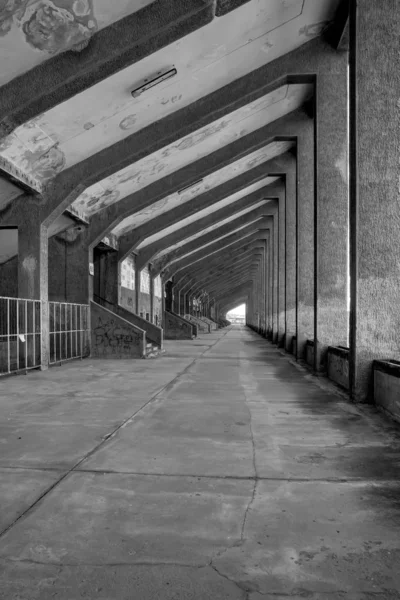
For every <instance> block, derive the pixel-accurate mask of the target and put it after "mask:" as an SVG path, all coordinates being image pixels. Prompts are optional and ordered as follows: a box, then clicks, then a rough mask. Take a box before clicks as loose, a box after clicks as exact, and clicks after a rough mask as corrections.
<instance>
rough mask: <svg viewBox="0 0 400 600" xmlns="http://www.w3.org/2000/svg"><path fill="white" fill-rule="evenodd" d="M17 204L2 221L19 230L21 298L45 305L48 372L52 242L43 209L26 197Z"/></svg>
mask: <svg viewBox="0 0 400 600" xmlns="http://www.w3.org/2000/svg"><path fill="white" fill-rule="evenodd" d="M21 198H22V200H23V201H24V204H23V205H19V204H18V202H17V201H15V203H14V207H13V208H14V210H13V211H10V214H9V215H7V214H6V216H5V217H3V218H2V221H1V224H2V225H3V226H17V227H18V297H19V298H25V299H28V300H40V301H41V303H42V305H41V306H42V345H41V367H42V369H47V367H48V357H49V313H48V239H47V228H46V227H44V226H43V224H42V219H41V214H40V206H38V205H37V204H35V203H34V202H31V201H30V199H28V200H27V201H26V202H25V197H24V196H22V197H21Z"/></svg>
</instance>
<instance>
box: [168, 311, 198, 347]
mask: <svg viewBox="0 0 400 600" xmlns="http://www.w3.org/2000/svg"><path fill="white" fill-rule="evenodd" d="M195 328H196V325H194V324H192V323H190V321H187V320H186V319H184V318H183V317H180V316H179V315H176V314H174V313H171V312H169V311H165V315H164V336H165V339H166V340H191V339H192V338H193V336H194V335H196V333H195V332H194V329H195Z"/></svg>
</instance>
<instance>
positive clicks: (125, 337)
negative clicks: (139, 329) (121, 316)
mask: <svg viewBox="0 0 400 600" xmlns="http://www.w3.org/2000/svg"><path fill="white" fill-rule="evenodd" d="M93 334H94V340H93V350H94V353H95V354H97V355H115V356H117V355H121V354H132V351H133V350H134V349H135V347H136V346H137V339H136V336H135V335H134V334H133V333H132V331H131V330H130V329H129V328H128V327H124V326H121V325H120V323H118V321H116V320H114V319H112V318H110V319H108V318H102V317H99V318H98V322H97V327H95V328H94V330H93Z"/></svg>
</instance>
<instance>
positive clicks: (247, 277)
mask: <svg viewBox="0 0 400 600" xmlns="http://www.w3.org/2000/svg"><path fill="white" fill-rule="evenodd" d="M257 272H258V271H257V270H256V269H255V270H252V271H251V272H247V273H246V272H245V273H243V274H242V275H241V276H240V277H236V278H235V277H233V278H232V279H231V280H230V281H229V282H228V283H227V284H226V285H224V286H222V287H221V288H220V289H219V290H218V289H216V290H215V291H213V292H212V291H210V293H211V294H212V295H213V296H215V295H216V294H217V295H218V294H219V293H220V294H226V293H229V292H230V291H231V289H232V287H234V286H235V285H241V284H243V283H244V282H246V281H253V282H254V279H255V277H256V276H257Z"/></svg>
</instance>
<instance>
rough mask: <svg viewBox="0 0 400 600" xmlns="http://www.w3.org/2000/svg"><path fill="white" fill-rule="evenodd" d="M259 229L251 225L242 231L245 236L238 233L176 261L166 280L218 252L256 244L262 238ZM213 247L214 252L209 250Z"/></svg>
mask: <svg viewBox="0 0 400 600" xmlns="http://www.w3.org/2000/svg"><path fill="white" fill-rule="evenodd" d="M258 227H260V225H257V224H252V225H249V227H247V228H244V229H243V230H242V231H243V232H244V234H243V235H239V234H238V233H236V234H233V235H232V236H228V237H227V238H225V239H224V240H219V241H218V242H216V243H215V244H211V245H210V246H208V247H207V248H202V249H200V250H199V251H198V252H194V253H193V254H191V255H190V256H188V257H183V258H182V259H181V260H179V261H176V263H172V265H171V266H170V267H169V269H168V270H167V271H166V272H165V275H166V277H165V278H167V279H168V278H169V277H172V276H176V274H177V273H178V272H179V271H181V270H183V269H185V268H187V267H189V266H190V265H193V264H195V263H197V262H199V261H201V260H203V259H205V258H207V257H211V254H213V255H214V256H215V255H216V254H217V253H218V252H232V253H233V252H236V251H237V250H238V249H239V248H241V247H243V246H245V245H247V244H249V243H251V242H254V241H255V240H256V239H257V238H260V237H261V235H260V230H259V228H258ZM246 230H247V231H246ZM225 240H226V242H225ZM211 246H213V250H212V252H211V251H210V249H209V248H210V247H211Z"/></svg>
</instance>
